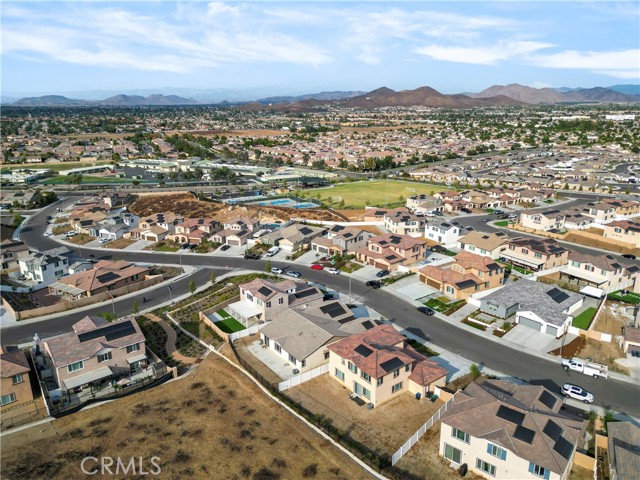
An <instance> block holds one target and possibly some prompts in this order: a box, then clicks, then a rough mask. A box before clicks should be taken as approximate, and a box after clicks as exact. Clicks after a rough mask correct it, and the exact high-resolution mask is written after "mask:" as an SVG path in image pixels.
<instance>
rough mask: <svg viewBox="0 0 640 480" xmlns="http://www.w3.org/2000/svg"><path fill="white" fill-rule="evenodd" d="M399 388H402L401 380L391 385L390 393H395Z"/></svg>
mask: <svg viewBox="0 0 640 480" xmlns="http://www.w3.org/2000/svg"><path fill="white" fill-rule="evenodd" d="M400 390H402V382H398V383H396V384H395V385H394V386H393V387H391V393H396V392H399V391H400Z"/></svg>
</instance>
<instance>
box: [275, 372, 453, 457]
mask: <svg viewBox="0 0 640 480" xmlns="http://www.w3.org/2000/svg"><path fill="white" fill-rule="evenodd" d="M285 393H286V394H287V395H288V396H290V397H291V398H293V399H294V400H296V401H298V402H300V403H302V404H303V405H304V406H305V407H306V408H307V409H309V410H310V411H312V412H314V413H316V414H318V415H324V416H325V417H326V418H327V419H329V420H331V421H332V422H333V425H334V426H336V427H337V428H339V429H340V430H342V431H345V432H348V433H349V435H350V436H351V438H353V439H354V440H356V441H359V442H361V443H363V444H364V445H366V446H367V447H369V448H370V449H372V450H374V451H375V452H377V453H379V454H381V455H387V456H391V455H392V454H393V453H395V451H396V450H398V448H400V447H401V446H402V444H403V443H404V442H406V441H407V439H408V438H409V437H410V436H411V435H413V434H414V433H415V431H416V430H418V428H420V427H421V426H422V425H423V424H424V423H425V422H426V421H427V420H429V418H431V416H432V415H433V414H434V413H435V412H436V410H438V408H440V407H441V406H442V405H443V402H442V401H440V400H438V401H436V402H431V401H428V400H424V399H423V400H416V399H415V397H414V396H413V395H411V394H410V393H408V392H407V393H405V394H403V395H400V396H399V397H398V398H395V399H393V400H391V401H390V402H387V403H384V404H382V405H380V406H378V407H376V408H374V409H372V410H368V409H367V407H366V406H365V405H363V406H358V404H357V403H355V402H354V401H353V400H351V399H350V398H349V394H350V391H349V390H347V389H346V388H345V387H343V386H342V385H340V384H339V383H338V382H336V381H335V380H333V379H332V378H331V377H330V376H329V375H321V376H319V377H316V378H314V379H313V380H310V381H308V382H305V383H303V384H301V385H299V386H297V387H294V388H290V389H289V390H287V391H286V392H285ZM319 399H321V400H319Z"/></svg>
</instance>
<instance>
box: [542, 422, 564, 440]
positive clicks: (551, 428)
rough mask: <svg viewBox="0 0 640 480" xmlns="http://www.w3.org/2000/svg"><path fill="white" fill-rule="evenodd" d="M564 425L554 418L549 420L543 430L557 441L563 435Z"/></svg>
mask: <svg viewBox="0 0 640 480" xmlns="http://www.w3.org/2000/svg"><path fill="white" fill-rule="evenodd" d="M562 430H563V429H562V427H561V426H560V425H558V424H557V423H556V422H554V421H553V420H549V421H548V422H547V424H546V425H545V426H544V430H542V431H543V432H544V433H545V434H546V435H547V436H548V437H549V438H551V439H552V440H553V441H557V440H558V438H560V437H561V436H562Z"/></svg>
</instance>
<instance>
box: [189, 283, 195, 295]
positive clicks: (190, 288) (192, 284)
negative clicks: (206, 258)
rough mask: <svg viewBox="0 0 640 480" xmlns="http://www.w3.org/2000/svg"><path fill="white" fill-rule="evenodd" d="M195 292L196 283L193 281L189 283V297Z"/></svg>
mask: <svg viewBox="0 0 640 480" xmlns="http://www.w3.org/2000/svg"><path fill="white" fill-rule="evenodd" d="M195 291H196V282H195V281H194V280H191V281H190V282H189V292H191V295H193V294H194V293H195Z"/></svg>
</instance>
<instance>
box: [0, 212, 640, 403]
mask: <svg viewBox="0 0 640 480" xmlns="http://www.w3.org/2000/svg"><path fill="white" fill-rule="evenodd" d="M60 203H61V202H58V203H57V204H54V205H52V206H49V207H47V208H46V209H44V210H42V211H41V212H39V213H37V214H35V215H34V216H33V217H31V218H30V219H29V221H28V223H27V224H26V226H25V228H24V229H23V231H22V240H23V241H24V242H25V243H27V245H29V246H30V247H32V248H35V249H38V250H46V249H49V248H54V247H57V246H59V244H58V243H57V242H55V241H54V240H51V239H49V238H47V237H44V236H43V233H44V231H45V229H46V220H45V219H46V215H48V214H49V213H50V212H51V211H53V210H55V208H56V207H58V206H60ZM472 218H480V220H479V221H480V222H482V220H481V219H482V217H472ZM483 226H486V224H484V223H483ZM70 248H71V250H73V251H74V253H75V254H76V255H77V256H80V252H79V250H80V249H79V248H72V247H70ZM585 249H587V250H591V251H592V252H593V254H594V255H601V254H602V253H601V252H599V251H596V250H592V249H588V248H587V247H585ZM90 254H92V255H95V257H96V258H112V256H114V252H111V251H106V252H105V251H104V250H102V249H88V248H84V247H83V248H82V256H87V255H90ZM115 256H116V257H117V258H118V259H122V260H130V261H136V262H148V263H153V264H168V263H171V264H178V263H179V261H180V260H179V258H178V257H179V255H178V254H177V253H157V252H139V251H136V252H127V251H119V252H117V254H116V255H115ZM181 262H182V264H184V265H193V266H197V267H203V268H201V269H200V270H198V271H196V272H194V273H193V274H192V275H191V276H189V277H185V278H183V279H181V280H180V281H178V282H176V283H174V284H172V290H173V291H172V294H173V296H178V295H181V294H185V293H187V292H188V283H189V281H190V280H191V279H194V280H195V281H196V283H197V284H198V285H203V284H204V283H205V282H206V281H208V280H209V277H210V274H211V271H216V272H217V274H220V273H223V272H225V271H228V270H230V269H236V268H238V269H240V268H241V269H255V270H261V271H262V270H264V268H265V261H262V260H258V261H254V260H244V259H240V258H228V257H217V256H212V255H198V254H182V255H181ZM272 265H273V266H277V267H280V268H287V267H288V265H287V264H286V263H282V262H277V261H273V262H272ZM296 270H298V271H300V272H301V273H302V274H303V278H304V279H305V280H309V281H314V282H319V283H324V284H325V285H327V286H328V287H330V288H334V289H337V290H340V291H343V292H344V291H347V290H348V289H349V278H348V276H346V275H328V274H327V273H325V272H322V271H316V270H312V269H310V268H307V267H303V266H302V265H298V264H296ZM351 291H352V295H353V296H354V297H355V298H358V297H359V298H360V300H361V301H363V302H364V303H365V304H367V305H368V306H370V307H371V308H372V309H374V310H376V311H378V312H379V313H380V314H382V315H383V316H385V317H386V318H389V319H392V320H393V321H394V322H395V323H396V324H398V325H399V326H401V327H403V328H404V329H406V330H409V331H411V332H412V333H414V334H417V335H420V336H421V337H423V338H426V339H429V340H430V341H432V342H434V343H435V344H436V345H439V346H441V347H442V348H444V349H446V350H449V351H451V352H453V353H456V354H459V355H462V356H464V357H466V358H468V359H469V360H471V361H473V362H475V363H478V364H483V365H485V366H487V367H489V368H491V369H493V370H496V371H499V372H502V373H504V374H507V375H511V376H514V377H517V378H520V379H522V380H525V381H528V382H531V383H534V384H544V385H545V386H547V387H549V388H551V389H552V390H553V391H555V392H559V390H560V388H561V386H562V384H563V383H565V382H570V383H577V384H579V385H581V386H583V387H584V388H586V389H587V390H589V391H591V392H593V394H594V396H595V398H596V404H598V405H600V406H603V407H606V408H610V409H613V410H616V411H620V412H625V413H627V414H629V415H632V416H640V385H639V384H638V382H633V381H628V380H627V381H624V380H618V379H615V378H609V379H608V380H602V379H601V380H594V379H592V378H591V377H587V376H585V375H581V374H579V373H565V372H564V370H563V369H562V368H561V367H560V362H559V360H555V359H551V358H547V357H541V356H538V355H533V354H529V353H527V352H523V351H520V350H519V349H517V348H512V347H511V346H510V345H508V344H506V343H504V342H502V341H501V340H499V339H495V340H494V339H492V338H488V337H485V336H481V335H479V334H476V333H474V332H470V331H468V330H466V329H463V328H460V327H457V326H456V325H452V324H451V323H449V322H447V321H446V320H444V319H442V318H439V317H438V316H433V317H425V316H424V315H422V314H421V313H419V312H417V311H416V310H415V307H413V306H412V305H410V304H409V303H407V302H405V301H404V300H402V299H401V298H399V297H397V296H395V295H393V294H391V293H389V292H388V291H386V290H385V289H380V290H371V289H370V288H369V287H366V286H365V285H364V284H363V283H362V282H360V281H358V280H356V279H355V278H353V280H352V282H351ZM153 292H154V293H153V294H148V293H145V296H146V297H147V299H148V300H149V301H148V302H147V303H146V304H145V305H144V306H143V305H142V303H141V300H140V298H139V297H138V300H137V301H138V304H139V305H140V308H141V309H143V308H148V307H149V306H154V305H157V304H160V303H162V302H165V301H167V300H168V295H169V292H168V289H167V288H166V286H162V287H159V288H157V289H154V290H153ZM134 301H136V298H125V299H121V300H118V299H116V301H115V302H113V305H114V307H115V310H116V313H117V314H118V315H126V314H129V313H130V312H131V305H132V304H133V302H134ZM110 308H111V305H108V306H105V305H104V304H103V305H101V306H99V307H95V308H92V309H88V310H84V311H82V312H78V313H75V314H70V315H64V316H61V317H57V318H52V319H47V320H40V321H37V322H29V323H24V324H23V322H19V323H18V324H16V325H15V326H10V327H5V328H3V329H2V338H3V343H21V342H28V341H30V340H31V339H32V337H33V334H34V333H36V332H37V333H38V334H39V335H40V337H46V336H49V335H53V334H58V333H62V332H65V331H69V330H70V328H71V325H72V324H73V323H74V322H75V321H77V320H78V319H79V318H81V317H83V316H85V315H88V314H96V313H99V312H104V311H110Z"/></svg>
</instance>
